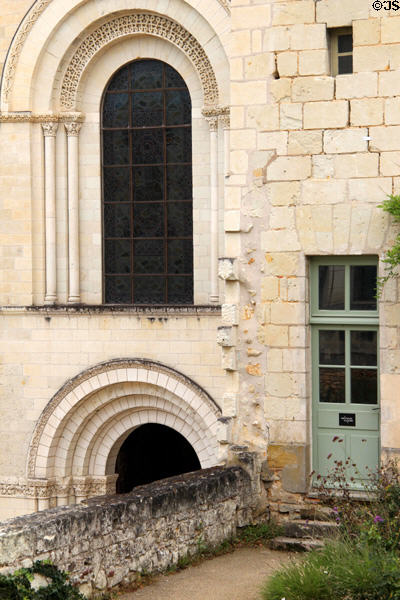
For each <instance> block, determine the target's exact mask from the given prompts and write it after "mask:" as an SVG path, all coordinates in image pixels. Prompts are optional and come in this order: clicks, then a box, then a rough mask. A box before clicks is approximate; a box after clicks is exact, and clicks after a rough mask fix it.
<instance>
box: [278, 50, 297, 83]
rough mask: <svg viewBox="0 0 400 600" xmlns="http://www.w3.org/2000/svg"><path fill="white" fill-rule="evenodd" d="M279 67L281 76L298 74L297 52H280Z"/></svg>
mask: <svg viewBox="0 0 400 600" xmlns="http://www.w3.org/2000/svg"><path fill="white" fill-rule="evenodd" d="M277 67H278V73H279V76H280V77H292V76H293V75H297V70H298V69H297V52H280V53H279V54H278V58H277Z"/></svg>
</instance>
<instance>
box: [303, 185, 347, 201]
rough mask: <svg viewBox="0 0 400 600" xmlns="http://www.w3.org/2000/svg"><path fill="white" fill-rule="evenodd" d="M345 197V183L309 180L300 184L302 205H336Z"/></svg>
mask: <svg viewBox="0 0 400 600" xmlns="http://www.w3.org/2000/svg"><path fill="white" fill-rule="evenodd" d="M345 197H346V182H345V181H339V180H329V179H328V180H326V179H321V180H318V179H314V180H312V179H310V180H308V181H303V182H302V190H301V202H302V204H319V203H321V202H322V203H323V204H337V203H338V202H343V199H344V198H345Z"/></svg>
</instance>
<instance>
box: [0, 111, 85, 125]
mask: <svg viewBox="0 0 400 600" xmlns="http://www.w3.org/2000/svg"><path fill="white" fill-rule="evenodd" d="M69 120H71V121H76V122H79V123H81V122H82V121H83V120H84V115H83V114H82V113H61V114H56V113H51V114H47V115H46V114H44V115H41V114H35V113H31V112H22V113H20V112H3V113H0V123H58V122H60V121H65V122H69Z"/></svg>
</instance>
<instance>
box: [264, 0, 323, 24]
mask: <svg viewBox="0 0 400 600" xmlns="http://www.w3.org/2000/svg"><path fill="white" fill-rule="evenodd" d="M295 23H314V2H313V1H312V0H292V1H291V2H275V3H274V5H273V14H272V25H293V24H295Z"/></svg>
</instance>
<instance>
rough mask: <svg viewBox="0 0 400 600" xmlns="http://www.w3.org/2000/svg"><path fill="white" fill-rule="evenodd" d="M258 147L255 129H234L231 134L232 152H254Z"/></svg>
mask: <svg viewBox="0 0 400 600" xmlns="http://www.w3.org/2000/svg"><path fill="white" fill-rule="evenodd" d="M255 145H256V132H255V131H254V130H253V129H233V130H231V132H230V146H231V149H232V150H252V149H254V147H255Z"/></svg>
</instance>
